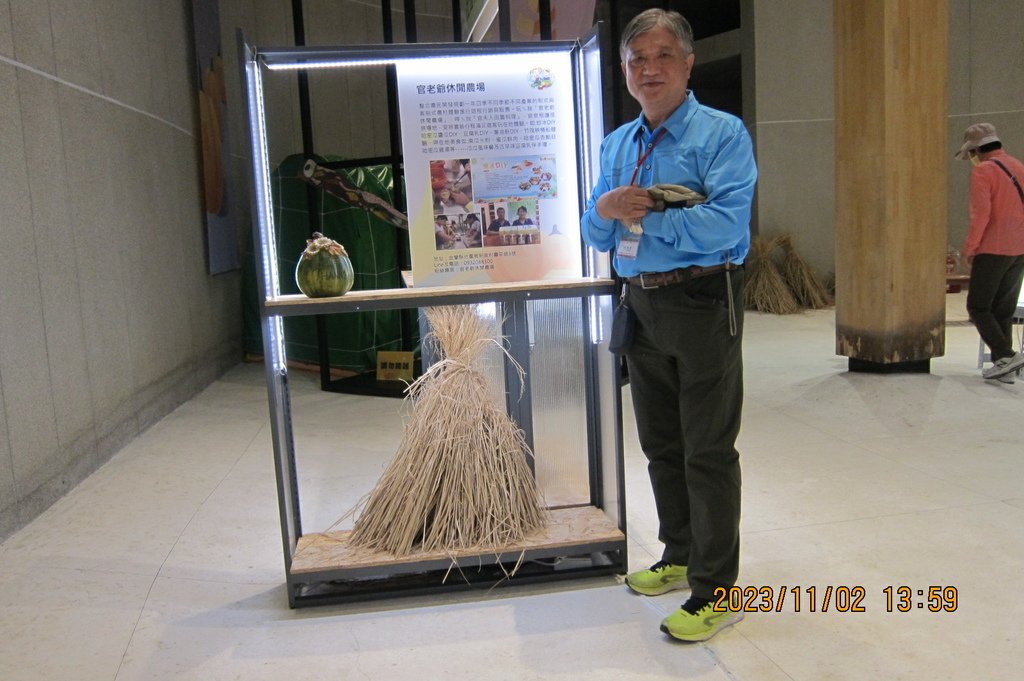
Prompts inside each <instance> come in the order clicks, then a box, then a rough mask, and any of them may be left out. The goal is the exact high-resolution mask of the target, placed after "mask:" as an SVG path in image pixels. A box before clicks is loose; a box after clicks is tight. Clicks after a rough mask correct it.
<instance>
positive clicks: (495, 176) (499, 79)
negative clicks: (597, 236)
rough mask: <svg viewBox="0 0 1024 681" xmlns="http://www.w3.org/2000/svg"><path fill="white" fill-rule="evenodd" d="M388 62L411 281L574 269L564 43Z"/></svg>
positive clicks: (562, 274)
mask: <svg viewBox="0 0 1024 681" xmlns="http://www.w3.org/2000/svg"><path fill="white" fill-rule="evenodd" d="M396 68H397V75H398V91H399V107H400V114H401V121H402V147H403V157H404V161H405V183H406V193H407V194H406V195H407V204H408V213H409V238H410V243H411V247H412V269H413V280H414V282H415V284H416V285H417V286H443V285H457V284H471V283H487V282H515V281H530V280H537V279H566V278H578V277H580V276H581V275H582V265H581V262H580V257H581V254H580V237H579V219H580V215H579V197H578V190H577V187H578V181H577V168H576V134H575V118H574V116H573V82H572V68H571V61H570V53H569V52H568V51H561V52H530V53H522V54H514V53H513V54H503V55H493V56H474V57H443V58H433V59H422V60H408V61H400V62H399V63H398V64H397V67H396Z"/></svg>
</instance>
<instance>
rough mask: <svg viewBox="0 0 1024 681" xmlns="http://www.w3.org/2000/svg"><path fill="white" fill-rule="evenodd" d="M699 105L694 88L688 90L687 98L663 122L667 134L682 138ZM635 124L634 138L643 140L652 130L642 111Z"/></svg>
mask: <svg viewBox="0 0 1024 681" xmlns="http://www.w3.org/2000/svg"><path fill="white" fill-rule="evenodd" d="M697 106H698V103H697V96H696V95H694V94H693V91H692V90H687V91H686V99H684V100H683V103H682V104H680V105H679V106H678V107H676V110H675V111H673V112H672V113H671V115H669V117H668V118H667V119H665V122H664V123H662V125H661V127H663V128H667V129H668V133H667V134H668V135H669V136H670V137H673V138H675V139H677V140H678V139H681V138H682V136H683V131H684V130H685V129H686V124H687V123H688V122H689V120H690V118H691V117H692V116H693V114H694V113H695V112H696V111H697ZM633 125H634V126H635V127H634V129H633V133H632V137H633V139H639V140H643V139H644V138H645V137H646V136H648V135H650V134H651V132H652V131H651V130H648V129H647V122H646V121H645V120H644V115H643V113H642V112H641V114H640V115H639V116H637V118H636V120H635V121H634V123H633Z"/></svg>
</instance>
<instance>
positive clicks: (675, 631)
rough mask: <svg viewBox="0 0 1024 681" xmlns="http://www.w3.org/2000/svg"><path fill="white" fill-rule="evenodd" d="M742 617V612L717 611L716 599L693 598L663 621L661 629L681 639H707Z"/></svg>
mask: <svg viewBox="0 0 1024 681" xmlns="http://www.w3.org/2000/svg"><path fill="white" fill-rule="evenodd" d="M741 619H743V613H742V612H734V611H731V610H725V611H723V612H715V601H710V602H708V601H705V600H703V599H698V598H691V599H690V600H688V601H686V602H685V603H683V607H681V608H679V609H678V610H676V611H675V612H674V613H672V614H671V615H669V616H668V617H666V618H665V619H663V620H662V621H661V630H662V631H664V632H665V633H666V634H668V635H669V636H671V637H672V638H677V639H679V640H680V641H706V640H708V639H709V638H711V637H712V636H714V635H715V634H717V633H718V632H720V631H721V630H722V629H725V628H726V627H728V626H730V625H732V624H736V623H737V622H739V621H740V620H741Z"/></svg>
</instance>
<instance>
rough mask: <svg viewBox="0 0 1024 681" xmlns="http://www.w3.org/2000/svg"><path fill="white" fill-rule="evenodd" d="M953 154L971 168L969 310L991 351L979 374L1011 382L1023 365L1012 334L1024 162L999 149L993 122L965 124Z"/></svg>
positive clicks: (1021, 271) (1021, 270) (1023, 269)
mask: <svg viewBox="0 0 1024 681" xmlns="http://www.w3.org/2000/svg"><path fill="white" fill-rule="evenodd" d="M956 157H957V158H958V159H960V160H962V161H963V160H968V159H969V160H970V161H971V164H972V165H973V166H974V168H973V169H972V170H971V190H970V197H969V203H970V225H969V226H968V230H967V238H966V239H965V240H964V251H963V252H964V255H965V256H966V257H967V262H969V263H970V264H971V283H970V286H969V287H968V289H967V313H968V314H969V315H970V317H971V321H972V322H974V326H975V327H977V329H978V334H979V335H980V336H981V339H982V340H983V341H985V345H987V346H988V347H989V351H990V352H991V353H992V366H991V367H989V368H987V369H985V370H984V371H983V372H982V376H984V377H985V378H986V379H996V380H999V381H1002V382H1004V383H1013V382H1014V378H1013V375H1014V374H1015V373H1016V372H1017V371H1019V370H1020V368H1021V367H1022V366H1024V354H1021V353H1020V352H1014V350H1013V346H1012V341H1013V334H1012V333H1011V326H1012V320H1013V315H1014V312H1016V310H1017V301H1018V300H1019V299H1020V285H1021V279H1022V278H1024V164H1022V163H1021V162H1020V161H1019V160H1017V159H1016V158H1014V157H1013V156H1010V155H1009V154H1007V153H1006V152H1005V151H1003V143H1002V142H1001V141H1000V140H999V137H998V136H997V135H996V129H995V126H993V125H992V124H991V123H975V124H974V125H971V126H968V128H967V130H965V131H964V143H963V145H962V146H961V147H960V151H958V152H957V154H956Z"/></svg>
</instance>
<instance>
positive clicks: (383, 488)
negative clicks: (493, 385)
mask: <svg viewBox="0 0 1024 681" xmlns="http://www.w3.org/2000/svg"><path fill="white" fill-rule="evenodd" d="M424 314H425V315H426V318H427V321H428V322H429V323H430V326H431V329H432V332H431V336H430V337H428V339H427V342H432V343H434V344H435V346H436V349H437V351H438V356H439V357H441V360H440V361H438V362H437V363H435V364H434V365H433V366H431V367H430V368H429V369H428V370H427V371H426V372H425V373H424V374H423V376H421V377H420V378H418V379H417V380H416V381H415V382H413V383H412V384H411V385H410V386H409V388H408V390H407V397H406V399H407V400H409V401H410V402H411V404H412V413H411V415H410V417H409V419H408V421H407V422H406V424H405V426H404V429H403V433H402V440H401V442H400V444H399V448H398V452H397V453H396V454H395V457H394V459H393V460H392V462H391V464H390V465H389V466H388V468H387V470H386V471H385V472H384V475H383V476H382V477H381V479H380V480H379V481H378V483H377V485H376V487H374V489H373V491H371V492H370V495H369V497H368V499H367V501H366V504H365V507H364V509H363V511H362V513H361V514H360V516H359V517H358V519H357V520H356V522H355V525H354V528H353V531H352V534H351V535H350V538H349V544H350V545H352V546H363V547H367V548H372V549H377V550H382V551H387V552H389V553H392V554H394V555H395V556H403V555H407V554H408V553H410V552H411V551H413V550H414V548H416V547H417V546H418V547H420V548H422V550H424V551H426V552H435V551H445V552H449V553H450V552H452V551H454V550H457V549H472V548H479V547H483V546H487V547H492V546H507V545H509V544H512V543H515V542H519V541H521V540H522V539H523V538H524V537H525V536H526V535H527V534H528V533H530V532H531V531H533V530H535V529H537V528H539V527H541V526H543V525H544V524H545V522H546V520H547V512H546V511H545V510H544V504H543V499H542V497H541V493H540V490H539V489H538V487H537V484H536V481H535V480H534V478H533V474H532V471H531V470H530V466H529V463H528V459H527V457H532V456H533V454H532V453H531V452H530V449H529V446H528V445H527V443H526V440H525V438H524V436H523V432H522V431H521V430H520V429H519V428H518V426H516V424H515V423H514V422H513V421H512V419H511V418H509V416H508V414H506V413H505V410H504V409H502V408H500V407H498V405H496V404H495V403H494V401H493V399H492V397H491V393H490V390H489V388H488V385H487V381H486V378H485V376H484V373H483V372H482V371H481V367H480V366H478V363H479V361H480V356H481V350H482V349H483V348H484V347H485V346H486V345H487V344H489V343H497V341H496V340H495V333H493V331H494V329H493V328H490V329H489V328H488V326H487V324H485V323H484V322H483V321H482V320H481V319H480V318H479V317H478V316H477V315H476V314H474V312H473V310H472V308H470V307H467V306H449V307H432V308H426V309H425V310H424ZM517 368H518V366H517ZM520 371H521V370H520Z"/></svg>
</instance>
